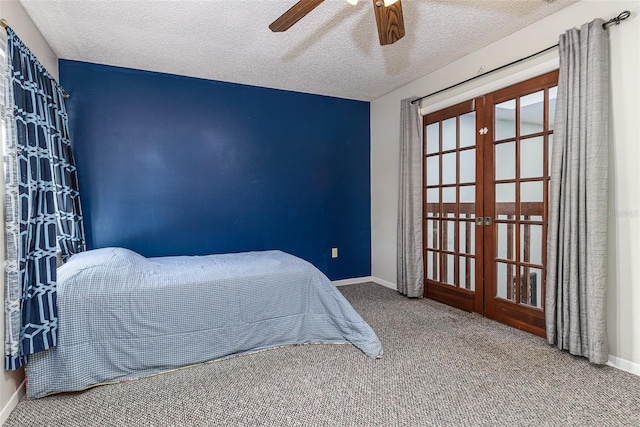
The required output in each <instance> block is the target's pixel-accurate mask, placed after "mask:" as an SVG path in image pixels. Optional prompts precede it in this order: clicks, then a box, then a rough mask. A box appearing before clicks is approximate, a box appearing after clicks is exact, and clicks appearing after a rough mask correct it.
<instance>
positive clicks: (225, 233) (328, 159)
mask: <svg viewBox="0 0 640 427" xmlns="http://www.w3.org/2000/svg"><path fill="white" fill-rule="evenodd" d="M59 66H60V80H61V83H62V86H63V87H64V88H65V89H66V90H67V91H68V92H69V93H71V99H69V100H68V101H67V110H68V113H69V119H70V127H71V129H70V131H71V137H72V143H73V150H74V154H75V159H76V164H77V167H78V176H79V183H80V193H81V196H82V202H83V209H84V215H85V227H86V232H87V239H88V241H87V243H88V246H89V247H90V248H92V249H93V248H101V247H107V246H121V247H125V248H129V249H132V250H134V251H136V252H138V253H140V254H142V255H145V256H166V255H204V254H214V253H225V252H241V251H251V250H265V249H280V250H283V251H285V252H289V253H291V254H294V255H297V256H299V257H301V258H304V259H306V260H308V261H310V262H312V263H313V264H314V265H316V267H318V268H319V269H320V270H322V271H323V272H324V273H325V274H327V275H328V276H329V278H330V279H332V280H337V279H343V278H350V277H360V276H369V275H370V274H371V220H370V218H371V215H370V205H371V203H370V200H371V198H370V166H369V153H370V149H369V147H370V131H369V129H370V127H369V103H367V102H361V101H353V100H346V99H339V98H332V97H326V96H319V95H309V94H303V93H296V92H288V91H281V90H275V89H267V88H261V87H254V86H246V85H239V84H232V83H224V82H217V81H210V80H202V79H196V78H189V77H183V76H176V75H169V74H162V73H153V72H147V71H140V70H132V69H125V68H119V67H111V66H104V65H97V64H90V63H85V62H77V61H67V60H60V63H59ZM332 247H337V248H338V250H339V257H338V258H336V259H332V258H331V248H332Z"/></svg>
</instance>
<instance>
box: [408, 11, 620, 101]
mask: <svg viewBox="0 0 640 427" xmlns="http://www.w3.org/2000/svg"><path fill="white" fill-rule="evenodd" d="M630 16H631V12H629V11H628V10H625V11H624V12H622V13H620V14H619V15H618V16H616V17H615V18H611V19H609V20H608V21H607V22H605V23H603V24H602V29H603V30H606V29H607V28H608V27H609V25H613V24H615V25H620V22H622V21H624V20H625V19H627V18H628V17H630ZM557 47H558V44H557V43H556V44H554V45H553V46H549V47H548V48H546V49H542V50H541V51H538V52H536V53H532V54H531V55H529V56H525V57H524V58H520V59H516V60H515V61H513V62H509V63H508V64H505V65H502V66H500V67H498V68H494V69H493V70H489V71H486V72H484V73H482V74H478V75H477V76H473V77H471V78H468V79H467V80H464V81H461V82H459V83H456V84H454V85H451V86H447V87H445V88H444V89H440V90H437V91H435V92H431V93H430V94H428V95H424V96H421V97H420V98H416V99H414V100H413V101H411V103H412V104H415V103H416V102H420V101H422V100H423V99H426V98H429V97H430V96H433V95H437V94H439V93H442V92H445V91H447V90H449V89H453V88H455V87H458V86H460V85H463V84H465V83H469V82H470V81H473V80H475V79H479V78H480V77H484V76H486V75H487V74H491V73H495V72H496V71H500V70H502V69H504V68H507V67H510V66H512V65H515V64H518V63H520V62H523V61H526V60H527V59H531V58H533V57H534V56H538V55H542V54H543V53H546V52H548V51H550V50H553V49H555V48H557Z"/></svg>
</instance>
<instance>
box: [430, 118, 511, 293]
mask: <svg viewBox="0 0 640 427" xmlns="http://www.w3.org/2000/svg"><path fill="white" fill-rule="evenodd" d="M471 108H472V107H471ZM476 128H477V123H476V113H475V111H469V110H467V111H461V112H460V114H457V115H448V116H444V115H442V116H439V117H437V119H434V120H433V121H432V122H429V116H427V117H425V168H426V169H427V170H426V171H425V185H426V193H425V195H426V197H425V199H426V200H425V205H426V206H425V209H424V211H425V212H426V218H425V231H426V233H427V235H426V237H425V246H426V247H425V249H426V250H425V254H426V255H425V256H426V257H427V260H425V267H426V270H427V271H426V272H425V278H426V279H427V282H428V283H427V286H445V287H446V288H447V289H448V291H449V292H451V290H454V291H455V292H458V291H462V290H464V291H472V290H475V286H476V268H475V267H476V259H475V257H476V227H477V225H476V224H475V218H476V197H477V194H476V174H477V170H476V163H477V148H476V134H477V132H476ZM514 162H515V153H514Z"/></svg>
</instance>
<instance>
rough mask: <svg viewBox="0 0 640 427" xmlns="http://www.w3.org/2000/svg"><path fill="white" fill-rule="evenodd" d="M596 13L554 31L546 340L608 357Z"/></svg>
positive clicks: (601, 80)
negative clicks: (556, 69) (556, 59)
mask: <svg viewBox="0 0 640 427" xmlns="http://www.w3.org/2000/svg"><path fill="white" fill-rule="evenodd" d="M602 23H603V21H602V20H600V19H597V20H595V21H593V22H590V23H588V24H585V25H583V26H582V28H581V29H580V30H578V29H576V28H574V29H571V30H569V31H567V32H566V33H565V34H562V35H561V36H560V75H559V81H558V98H557V103H556V115H555V135H554V140H553V141H554V142H553V154H552V163H551V193H550V200H549V231H548V241H547V251H548V259H547V268H548V269H547V285H546V292H547V293H546V325H547V339H548V341H549V343H550V344H554V345H557V346H558V347H559V348H560V349H563V350H568V351H569V352H570V353H571V354H574V355H579V356H585V357H587V358H589V360H590V361H591V362H593V363H599V364H601V363H606V362H607V359H608V354H609V351H608V350H609V349H608V342H607V330H606V293H607V218H608V206H607V204H608V195H607V192H608V159H607V157H608V135H609V130H608V120H609V39H608V35H607V31H606V30H603V29H602Z"/></svg>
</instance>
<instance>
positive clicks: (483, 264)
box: [422, 70, 558, 337]
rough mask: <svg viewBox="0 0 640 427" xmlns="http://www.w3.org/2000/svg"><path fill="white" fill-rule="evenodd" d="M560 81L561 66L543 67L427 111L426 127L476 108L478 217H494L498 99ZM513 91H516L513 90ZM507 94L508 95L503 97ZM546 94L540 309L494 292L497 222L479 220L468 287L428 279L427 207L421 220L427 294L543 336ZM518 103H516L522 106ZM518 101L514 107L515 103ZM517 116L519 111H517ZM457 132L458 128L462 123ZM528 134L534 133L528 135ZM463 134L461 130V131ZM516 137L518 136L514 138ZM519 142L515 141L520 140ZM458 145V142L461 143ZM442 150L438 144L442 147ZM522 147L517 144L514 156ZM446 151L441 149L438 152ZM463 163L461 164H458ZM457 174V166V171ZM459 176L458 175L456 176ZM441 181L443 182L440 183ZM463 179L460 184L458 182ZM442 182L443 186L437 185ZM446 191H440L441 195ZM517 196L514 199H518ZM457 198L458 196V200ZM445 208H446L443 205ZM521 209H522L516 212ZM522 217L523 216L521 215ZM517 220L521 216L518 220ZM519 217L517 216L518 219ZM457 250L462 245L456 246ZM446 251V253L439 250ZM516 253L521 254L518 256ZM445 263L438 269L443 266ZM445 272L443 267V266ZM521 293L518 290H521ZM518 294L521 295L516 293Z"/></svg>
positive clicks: (518, 244)
mask: <svg viewBox="0 0 640 427" xmlns="http://www.w3.org/2000/svg"><path fill="white" fill-rule="evenodd" d="M557 82H558V70H555V71H551V72H548V73H545V74H543V75H540V76H537V77H533V78H528V79H527V80H525V81H523V82H519V83H516V84H513V85H509V86H507V87H505V88H502V89H499V90H497V91H494V92H491V93H489V94H486V95H484V96H479V97H476V98H474V99H471V100H467V101H464V102H461V103H458V104H456V105H453V106H450V107H447V108H444V109H442V110H439V111H435V112H433V113H429V114H427V115H425V116H424V117H423V121H422V126H423V130H425V129H426V127H427V125H428V124H431V123H435V122H441V121H443V120H446V119H448V118H451V117H456V116H459V115H462V114H466V113H468V112H470V111H475V113H476V145H475V148H476V183H475V186H476V217H491V218H495V215H494V214H495V188H494V185H495V183H494V182H493V178H494V171H495V164H494V152H493V150H494V138H493V137H494V131H495V130H494V111H493V110H494V105H495V104H497V103H499V102H502V100H508V99H512V98H514V97H522V96H525V95H527V94H529V93H534V92H537V91H539V90H542V89H544V90H545V94H547V93H548V88H549V87H552V86H555V85H557ZM514 93H515V95H514ZM503 98H504V99H503ZM547 101H548V96H545V101H544V109H543V115H544V119H543V120H544V127H543V133H544V134H545V137H544V141H543V142H544V145H545V154H544V166H543V168H544V181H543V182H544V183H545V188H544V196H543V206H544V212H545V214H544V216H543V228H542V237H543V242H542V259H541V261H542V265H543V267H544V268H543V270H542V276H543V277H541V278H540V286H541V287H542V288H541V289H542V291H541V306H542V308H540V309H538V308H535V307H531V306H526V305H522V304H520V303H518V304H515V303H513V302H510V301H508V300H504V301H501V300H500V299H498V298H494V295H496V286H497V285H496V281H495V278H496V273H495V265H494V264H495V259H494V257H495V256H497V247H496V242H495V239H494V236H495V232H496V231H495V230H496V229H495V227H496V223H495V222H494V221H492V223H491V225H489V226H486V225H485V226H475V269H476V280H475V291H470V290H467V289H464V288H460V287H458V286H451V285H445V284H441V283H436V282H434V281H431V280H429V279H427V275H428V271H427V259H426V254H427V250H428V247H427V238H428V236H427V231H426V230H427V220H428V218H427V212H424V211H423V213H422V225H423V230H424V232H423V248H422V250H423V253H424V255H425V256H424V283H425V286H424V296H425V297H427V298H430V299H433V300H436V301H440V302H443V303H445V304H448V305H452V306H454V307H457V308H460V309H463V310H466V311H470V312H476V313H480V314H482V315H484V316H486V317H488V318H491V319H494V320H497V321H499V322H501V323H505V324H507V325H510V326H513V327H516V328H519V329H522V330H525V331H527V332H531V333H534V334H536V335H540V336H542V337H544V336H545V335H546V328H545V321H544V309H545V306H544V304H545V288H546V286H545V285H546V283H545V282H546V277H545V276H546V274H545V272H546V233H547V227H548V216H547V215H548V203H549V194H548V192H549V186H548V183H549V171H548V167H549V163H548V155H549V154H548V153H547V148H548V144H547V142H548V135H549V134H551V133H552V132H551V133H549V132H547V131H546V130H547V129H548V128H549V127H548V125H549V115H548V109H549V105H548V104H549V103H548V102H547ZM518 105H519V104H517V106H518ZM517 106H516V108H517ZM516 117H518V116H516ZM516 126H517V130H516V136H517V137H518V138H519V137H520V132H519V131H518V129H519V126H520V123H519V121H518V120H516ZM441 128H442V127H441V126H440V144H441V145H440V148H441V149H442V129H441ZM484 128H486V129H488V131H487V132H481V130H483V129H484ZM458 132H459V129H458ZM529 137H530V136H529ZM426 138H427V135H426V131H425V132H423V141H422V144H423V156H422V171H423V173H422V183H423V185H422V189H423V194H422V197H423V199H422V200H423V203H422V207H423V210H424V208H425V207H426V200H427V194H426V191H427V183H426V159H427V153H426V142H427V141H426ZM458 138H459V136H458ZM514 140H515V138H514ZM518 145H519V144H516V146H518ZM458 148H459V146H458ZM441 151H442V150H440V152H441ZM517 155H518V150H516V156H517ZM440 156H442V154H440ZM458 169H459V166H458ZM439 173H440V183H442V167H440V170H439ZM457 173H458V174H459V170H458V171H457ZM519 179H520V178H519V159H518V161H517V163H516V179H515V185H519V182H520V181H519ZM458 181H459V180H458ZM440 185H442V184H440ZM458 185H459V184H458ZM439 188H442V187H439ZM441 194H442V192H441V191H440V195H441ZM518 202H519V200H516V203H518ZM439 203H440V204H441V207H442V203H443V202H442V197H440V201H439ZM457 203H459V199H458V201H457ZM440 212H442V209H441V210H440ZM518 215H519V213H518ZM517 218H519V217H517ZM518 221H519V220H518ZM438 222H439V224H440V225H439V228H438V232H439V234H440V235H441V233H442V229H441V226H442V217H439V218H438ZM517 224H519V222H516V225H517ZM517 237H518V233H516V240H517V241H516V244H515V248H514V250H516V251H519V250H520V242H519V239H517ZM439 251H440V253H441V254H442V245H441V244H440V245H439ZM458 252H459V251H458ZM441 256H442V255H441ZM514 259H518V258H514ZM516 268H517V273H516V274H517V275H518V276H519V275H520V271H519V264H518V263H516ZM440 270H441V267H439V269H438V271H439V272H440ZM440 273H441V272H440ZM458 275H459V272H458V271H456V272H455V275H454V277H456V278H457V277H458ZM458 282H459V280H458ZM518 295H519V291H518ZM516 299H517V298H516Z"/></svg>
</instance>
